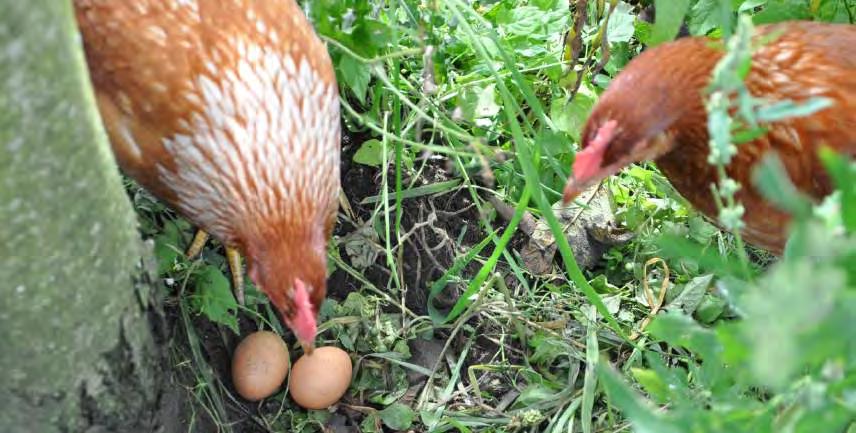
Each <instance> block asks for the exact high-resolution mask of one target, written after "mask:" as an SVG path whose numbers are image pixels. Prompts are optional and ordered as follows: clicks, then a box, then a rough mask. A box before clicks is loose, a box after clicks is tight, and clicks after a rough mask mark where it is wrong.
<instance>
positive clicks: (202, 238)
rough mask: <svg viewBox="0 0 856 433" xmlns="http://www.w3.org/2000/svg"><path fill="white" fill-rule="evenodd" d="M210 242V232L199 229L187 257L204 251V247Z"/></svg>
mask: <svg viewBox="0 0 856 433" xmlns="http://www.w3.org/2000/svg"><path fill="white" fill-rule="evenodd" d="M205 242H208V233H205V231H204V230H198V231H197V232H196V236H193V242H191V243H190V248H188V249H187V258H189V259H192V258H194V257H196V256H198V255H199V253H201V252H202V247H204V246H205Z"/></svg>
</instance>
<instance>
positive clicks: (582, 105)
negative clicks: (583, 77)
mask: <svg viewBox="0 0 856 433" xmlns="http://www.w3.org/2000/svg"><path fill="white" fill-rule="evenodd" d="M596 100H597V97H596V96H595V94H594V90H593V89H592V88H591V84H589V83H586V82H583V83H582V85H581V86H580V90H579V91H578V92H577V93H576V94H575V95H574V99H572V100H570V101H568V98H565V97H559V98H556V99H553V102H552V103H551V104H550V119H552V120H553V125H554V126H555V127H556V129H558V130H559V131H562V132H565V133H567V134H568V135H570V136H571V137H573V138H574V139H575V140H579V139H580V134H582V129H583V126H584V125H585V122H586V120H587V119H588V115H589V113H590V112H591V110H592V107H594V103H595V102H596Z"/></svg>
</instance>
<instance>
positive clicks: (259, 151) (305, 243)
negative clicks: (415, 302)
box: [74, 0, 340, 349]
mask: <svg viewBox="0 0 856 433" xmlns="http://www.w3.org/2000/svg"><path fill="white" fill-rule="evenodd" d="M74 5H75V9H76V14H77V20H78V23H79V26H80V30H81V34H82V36H83V43H84V48H85V51H86V57H87V62H88V64H89V69H90V75H91V77H92V82H93V84H94V88H95V91H96V97H97V101H98V106H99V109H100V112H101V116H102V118H103V120H104V123H105V125H106V128H107V131H108V133H109V135H110V139H111V143H112V146H113V150H114V153H115V155H116V157H117V159H118V161H119V164H120V166H121V168H122V169H123V170H124V172H125V173H127V174H128V175H129V176H131V177H132V178H134V179H135V180H136V181H137V182H139V183H140V184H141V185H142V186H144V187H145V188H147V189H148V190H149V191H151V192H152V193H154V194H155V195H156V196H157V197H159V198H160V199H162V200H164V201H165V202H166V203H168V204H169V205H170V206H172V207H173V208H175V209H176V210H178V211H179V212H180V213H181V214H182V215H184V216H185V217H187V218H188V219H189V220H190V221H191V222H193V223H194V224H196V225H197V226H199V227H200V228H201V229H203V230H204V231H205V232H208V233H211V234H212V235H213V236H214V237H216V238H217V239H219V240H221V241H222V242H223V243H224V244H225V245H226V246H227V252H228V253H229V254H228V256H229V258H230V264H231V265H232V275H233V279H234V280H235V286H236V287H235V289H236V290H237V291H238V295H239V299H241V298H242V294H241V293H242V292H241V289H242V287H241V286H242V284H243V283H242V281H241V279H240V275H241V269H240V261H239V260H238V258H239V257H240V256H239V255H238V252H240V253H241V254H243V255H244V256H245V257H246V258H247V263H248V270H249V275H250V277H251V278H252V280H253V281H254V282H255V284H256V285H257V286H258V287H259V288H260V289H261V290H262V291H263V292H264V293H265V294H266V295H267V296H268V297H269V298H270V300H271V302H272V303H273V304H274V305H275V306H276V307H277V309H278V310H279V312H280V313H281V315H282V317H283V319H284V321H285V322H286V324H287V325H288V326H289V327H290V328H291V329H292V330H293V331H294V332H295V334H296V336H297V338H298V339H299V340H300V341H301V342H302V343H303V344H304V345H305V346H306V347H307V348H308V349H311V347H312V343H313V341H314V338H315V332H316V314H317V311H318V307H319V305H320V304H321V302H322V301H323V299H324V296H325V291H326V270H327V261H326V260H327V256H326V249H327V248H326V245H327V240H328V239H329V237H330V234H331V230H332V227H333V223H334V222H335V217H336V210H337V197H338V191H339V153H340V135H339V128H340V126H339V105H338V89H337V86H336V81H335V76H334V73H333V68H332V65H331V62H330V58H329V56H328V54H327V51H326V48H325V46H324V45H323V44H322V43H321V41H320V40H319V39H318V37H317V36H316V35H315V33H314V31H313V29H312V27H311V25H310V24H309V22H308V21H307V20H306V17H305V16H304V15H303V13H302V12H301V10H300V8H299V7H298V6H297V4H296V3H295V2H294V0H277V1H263V0H136V1H105V0H75V1H74ZM203 238H204V237H203ZM203 243H204V241H203Z"/></svg>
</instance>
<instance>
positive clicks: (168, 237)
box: [155, 222, 182, 276]
mask: <svg viewBox="0 0 856 433" xmlns="http://www.w3.org/2000/svg"><path fill="white" fill-rule="evenodd" d="M180 232H181V230H180V229H179V228H178V226H177V225H176V224H174V223H172V222H168V223H166V224H164V226H163V232H162V233H161V234H159V235H157V236H156V237H155V257H157V260H158V275H160V276H163V275H166V273H167V272H168V271H170V270H172V268H173V266H175V261H176V260H177V259H178V258H179V257H180V256H181V255H182V250H181V249H180V245H181V233H180Z"/></svg>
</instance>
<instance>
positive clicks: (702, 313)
mask: <svg viewBox="0 0 856 433" xmlns="http://www.w3.org/2000/svg"><path fill="white" fill-rule="evenodd" d="M723 311H725V300H723V299H722V298H719V297H716V296H713V295H711V294H709V293H708V294H705V295H704V297H703V298H702V300H701V303H700V304H699V306H698V308H697V309H696V311H695V317H696V318H697V319H698V321H699V322H701V323H706V324H710V323H713V322H714V321H715V320H716V319H718V318H719V316H721V315H722V312H723Z"/></svg>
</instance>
